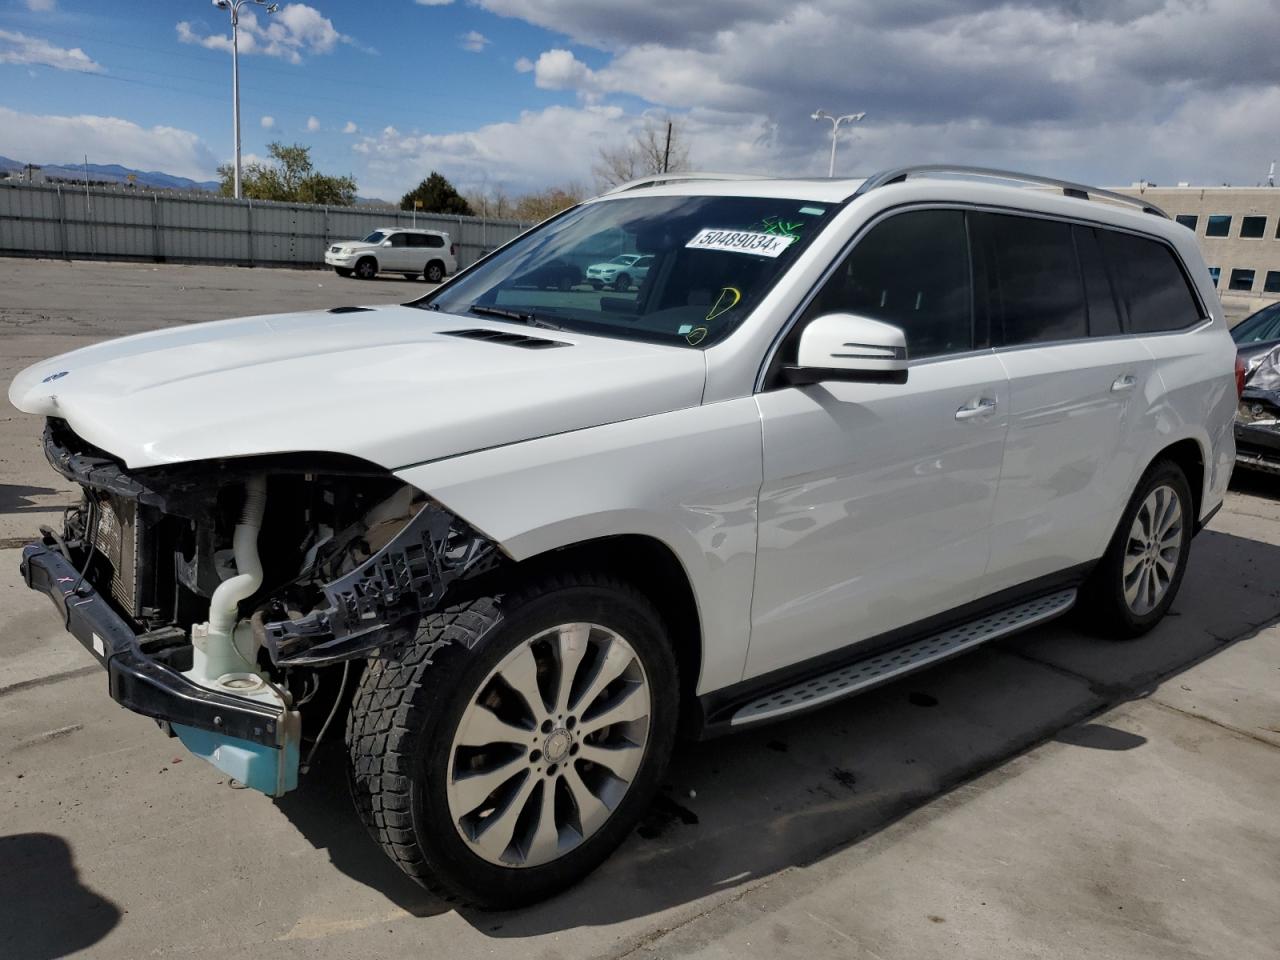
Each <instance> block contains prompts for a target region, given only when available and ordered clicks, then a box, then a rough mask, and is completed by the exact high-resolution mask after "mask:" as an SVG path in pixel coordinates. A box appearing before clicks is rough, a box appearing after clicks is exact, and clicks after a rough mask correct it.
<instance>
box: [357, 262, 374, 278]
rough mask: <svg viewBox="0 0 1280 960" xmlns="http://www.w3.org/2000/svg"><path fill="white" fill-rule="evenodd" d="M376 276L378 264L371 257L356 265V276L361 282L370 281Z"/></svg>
mask: <svg viewBox="0 0 1280 960" xmlns="http://www.w3.org/2000/svg"><path fill="white" fill-rule="evenodd" d="M377 275H378V262H377V261H376V260H374V259H373V258H372V257H365V258H364V259H363V260H360V261H358V262H357V263H356V276H357V277H359V278H360V279H361V280H372V279H373V278H374V277H376V276H377Z"/></svg>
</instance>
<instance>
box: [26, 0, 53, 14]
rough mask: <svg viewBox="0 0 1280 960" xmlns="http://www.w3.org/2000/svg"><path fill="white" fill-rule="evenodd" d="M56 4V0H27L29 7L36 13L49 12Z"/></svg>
mask: <svg viewBox="0 0 1280 960" xmlns="http://www.w3.org/2000/svg"><path fill="white" fill-rule="evenodd" d="M55 6H57V4H56V3H55V2H54V0H27V9H28V10H32V11H34V12H35V13H48V12H49V11H50V10H52V9H53V8H54V7H55Z"/></svg>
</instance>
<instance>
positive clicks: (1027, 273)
mask: <svg viewBox="0 0 1280 960" xmlns="http://www.w3.org/2000/svg"><path fill="white" fill-rule="evenodd" d="M971 222H972V223H973V227H974V232H975V238H980V239H978V240H977V242H979V243H980V244H981V246H982V249H983V250H984V251H985V255H986V261H987V269H988V271H989V273H990V276H991V282H992V290H991V322H992V330H993V331H996V330H1003V337H1002V342H1003V343H1004V344H1005V345H1006V346H1015V345H1017V344H1021V343H1039V342H1044V341H1052V340H1075V339H1081V338H1084V337H1086V336H1088V327H1087V325H1086V320H1085V306H1084V304H1085V300H1084V289H1083V287H1082V285H1081V282H1080V267H1079V265H1078V264H1077V263H1076V251H1075V245H1074V243H1073V242H1072V239H1071V230H1072V228H1071V225H1070V224H1067V223H1060V222H1058V221H1056V220H1039V219H1035V218H1033V217H1015V216H1006V215H1005V214H997V213H977V214H973V215H972V221H971Z"/></svg>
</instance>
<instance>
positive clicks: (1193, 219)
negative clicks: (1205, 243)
mask: <svg viewBox="0 0 1280 960" xmlns="http://www.w3.org/2000/svg"><path fill="white" fill-rule="evenodd" d="M1174 219H1175V220H1177V221H1178V223H1180V224H1182V225H1183V226H1184V227H1186V228H1187V229H1188V230H1190V231H1191V232H1192V233H1195V232H1196V227H1197V226H1198V225H1199V223H1200V218H1199V217H1197V216H1196V215H1195V214H1194V213H1180V214H1178V215H1177V216H1176V217H1174Z"/></svg>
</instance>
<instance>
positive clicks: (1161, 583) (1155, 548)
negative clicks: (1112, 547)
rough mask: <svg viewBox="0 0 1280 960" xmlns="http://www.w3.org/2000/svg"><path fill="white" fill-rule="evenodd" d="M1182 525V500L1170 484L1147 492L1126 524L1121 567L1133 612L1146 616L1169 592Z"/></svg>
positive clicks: (1176, 559)
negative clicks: (1131, 522)
mask: <svg viewBox="0 0 1280 960" xmlns="http://www.w3.org/2000/svg"><path fill="white" fill-rule="evenodd" d="M1182 526H1183V520H1182V502H1181V500H1179V498H1178V494H1177V492H1176V491H1175V490H1174V489H1173V488H1172V487H1171V486H1168V485H1167V484H1161V485H1160V486H1158V487H1156V488H1155V489H1153V490H1152V491H1151V492H1150V493H1149V494H1147V498H1146V499H1145V500H1143V501H1142V506H1141V507H1139V508H1138V512H1137V514H1136V515H1135V516H1134V518H1133V524H1132V525H1131V526H1130V528H1129V540H1128V543H1127V544H1126V547H1125V554H1124V564H1123V566H1122V568H1121V571H1122V572H1121V576H1122V578H1123V582H1124V599H1125V603H1127V604H1128V605H1129V609H1130V610H1131V611H1132V612H1133V613H1134V614H1135V615H1136V616H1139V617H1142V616H1146V615H1147V614H1148V613H1150V612H1151V611H1152V610H1154V609H1155V608H1156V607H1157V606H1159V604H1160V601H1161V600H1163V599H1164V596H1165V594H1166V593H1168V592H1169V585H1170V584H1171V583H1172V582H1173V578H1174V575H1175V573H1176V572H1177V570H1178V561H1179V559H1180V558H1181V555H1182V533H1183V529H1182Z"/></svg>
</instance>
